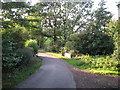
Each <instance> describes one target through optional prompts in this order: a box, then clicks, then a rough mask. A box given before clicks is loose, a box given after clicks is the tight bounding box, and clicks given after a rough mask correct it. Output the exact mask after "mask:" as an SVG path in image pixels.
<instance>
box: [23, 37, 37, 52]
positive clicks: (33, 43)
mask: <svg viewBox="0 0 120 90" xmlns="http://www.w3.org/2000/svg"><path fill="white" fill-rule="evenodd" d="M25 47H32V48H33V49H34V53H37V51H38V48H39V46H38V44H37V41H36V40H32V39H30V40H27V41H26V42H25Z"/></svg>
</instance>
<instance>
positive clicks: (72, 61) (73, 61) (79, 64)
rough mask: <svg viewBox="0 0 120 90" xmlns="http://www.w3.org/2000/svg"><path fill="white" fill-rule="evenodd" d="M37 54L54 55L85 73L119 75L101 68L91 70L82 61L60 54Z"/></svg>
mask: <svg viewBox="0 0 120 90" xmlns="http://www.w3.org/2000/svg"><path fill="white" fill-rule="evenodd" d="M39 52H44V53H48V54H51V55H54V56H56V57H58V58H61V59H63V60H65V61H67V62H68V63H69V64H71V65H73V66H74V67H76V68H79V69H82V70H86V71H90V72H92V73H100V74H110V75H111V74H112V75H120V72H118V71H113V70H105V69H103V68H91V67H90V66H89V65H87V64H83V63H82V61H80V60H77V59H74V58H71V59H70V58H66V57H64V56H62V55H61V54H60V53H53V52H45V51H44V50H39Z"/></svg>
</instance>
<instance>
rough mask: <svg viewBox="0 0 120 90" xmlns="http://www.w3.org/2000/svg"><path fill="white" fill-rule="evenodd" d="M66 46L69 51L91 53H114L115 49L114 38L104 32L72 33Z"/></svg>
mask: <svg viewBox="0 0 120 90" xmlns="http://www.w3.org/2000/svg"><path fill="white" fill-rule="evenodd" d="M65 47H66V48H67V49H68V51H70V50H74V51H75V52H78V53H83V54H90V55H107V54H112V53H113V49H114V45H113V40H112V38H111V37H110V36H108V35H106V34H104V33H102V32H99V33H80V34H72V35H71V36H70V38H69V41H68V42H66V44H65Z"/></svg>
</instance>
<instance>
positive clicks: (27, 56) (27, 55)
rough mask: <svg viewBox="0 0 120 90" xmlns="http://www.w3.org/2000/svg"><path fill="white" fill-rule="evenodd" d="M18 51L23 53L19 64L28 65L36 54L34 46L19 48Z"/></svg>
mask: <svg viewBox="0 0 120 90" xmlns="http://www.w3.org/2000/svg"><path fill="white" fill-rule="evenodd" d="M17 52H18V53H19V54H20V55H22V60H21V62H20V63H19V66H21V65H27V64H28V63H29V62H30V60H32V58H33V55H34V50H33V48H19V49H18V50H17Z"/></svg>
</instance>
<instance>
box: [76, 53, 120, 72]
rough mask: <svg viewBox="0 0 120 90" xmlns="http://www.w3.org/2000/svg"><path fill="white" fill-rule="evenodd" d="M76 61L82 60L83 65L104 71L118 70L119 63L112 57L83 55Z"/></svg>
mask: <svg viewBox="0 0 120 90" xmlns="http://www.w3.org/2000/svg"><path fill="white" fill-rule="evenodd" d="M74 59H78V60H80V62H82V63H83V64H86V65H89V67H91V68H100V69H101V68H102V69H104V70H112V71H117V70H118V61H117V60H116V59H114V58H111V57H110V56H104V57H103V56H99V55H96V56H90V55H82V56H79V57H75V58H74Z"/></svg>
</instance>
